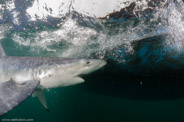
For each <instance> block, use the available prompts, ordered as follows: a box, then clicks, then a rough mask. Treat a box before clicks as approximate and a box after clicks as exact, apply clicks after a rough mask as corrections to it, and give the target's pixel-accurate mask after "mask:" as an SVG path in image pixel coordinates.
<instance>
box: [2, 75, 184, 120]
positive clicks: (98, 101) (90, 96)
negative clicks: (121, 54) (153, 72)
mask: <svg viewBox="0 0 184 122" xmlns="http://www.w3.org/2000/svg"><path fill="white" fill-rule="evenodd" d="M97 79H98V78H97ZM111 80H112V81H113V77H112V79H111ZM98 82H100V81H98ZM113 82H115V81H113ZM122 82H123V81H122ZM86 87H87V86H86V84H85V83H84V84H81V85H76V86H70V87H64V88H58V89H53V90H50V91H47V92H46V99H47V101H48V106H49V109H50V112H49V113H48V112H47V111H46V110H45V109H44V108H43V106H41V104H40V103H39V101H38V100H37V99H36V98H32V97H29V99H27V100H26V101H25V102H23V103H22V104H21V105H19V106H18V107H17V108H15V109H14V110H13V111H11V112H9V113H8V114H6V115H5V116H3V117H2V118H1V119H3V118H10V119H12V118H23V119H27V118H29V119H30V118H31V119H34V121H36V122H39V121H45V122H51V121H54V122H76V121H77V122H86V121H89V122H93V121H97V122H98V121H103V122H112V121H114V122H115V121H116V122H118V121H121V122H134V121H141V122H156V121H157V122H158V121H159V122H182V120H183V119H184V116H183V113H184V111H183V110H184V99H176V100H148V101H147V100H136V99H133V100H132V99H128V98H124V97H117V96H112V95H108V94H106V95H104V94H101V93H97V92H93V91H90V90H86ZM88 87H89V86H88ZM94 87H95V86H94ZM97 87H98V86H97ZM101 87H102V86H101ZM92 89H95V88H92ZM112 89H113V88H112ZM112 89H110V90H112ZM130 89H131V87H130ZM122 94H125V93H122ZM126 94H127V95H128V94H129V93H126ZM135 94H136V93H135Z"/></svg>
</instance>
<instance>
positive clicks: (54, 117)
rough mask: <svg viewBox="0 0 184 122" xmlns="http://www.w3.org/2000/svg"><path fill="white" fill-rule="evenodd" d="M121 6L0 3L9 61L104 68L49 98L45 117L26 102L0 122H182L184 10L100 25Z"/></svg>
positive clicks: (38, 0)
mask: <svg viewBox="0 0 184 122" xmlns="http://www.w3.org/2000/svg"><path fill="white" fill-rule="evenodd" d="M125 1H128V0H124V1H123V0H122V1H119V0H114V1H113V0H108V2H109V3H110V2H111V4H110V5H106V4H105V3H107V2H106V1H103V0H102V1H98V0H91V2H90V1H89V0H88V1H87V2H86V1H85V0H78V1H73V0H56V1H55V2H53V1H51V0H0V41H1V44H2V46H3V48H4V50H5V52H6V54H7V55H8V56H43V57H74V58H98V59H104V60H107V62H108V64H107V66H106V67H104V68H103V69H101V70H99V71H98V72H95V73H93V74H91V75H88V76H84V79H85V81H86V82H85V83H83V84H79V85H74V86H68V87H61V88H55V89H49V90H46V99H47V104H48V107H49V110H50V111H49V112H47V111H46V110H45V109H44V107H43V106H42V105H41V104H40V103H39V101H38V100H37V99H36V98H34V97H32V96H30V97H29V98H28V99H27V100H25V101H24V102H23V103H21V104H20V105H19V106H18V107H16V108H15V109H13V110H12V111H10V112H9V113H7V114H6V115H4V116H2V117H1V118H0V121H8V120H10V121H13V120H12V119H18V120H16V121H28V120H30V121H35V122H42V121H43V122H51V121H53V122H94V121H96V122H99V121H101V122H112V121H113V122H119V121H120V122H134V121H140V122H156V121H157V122H182V121H184V82H183V76H182V74H183V72H184V71H183V69H184V62H183V54H184V52H183V34H184V30H183V27H184V21H183V15H184V14H183V13H184V9H183V2H182V1H179V0H178V1H177V2H175V3H174V2H172V1H171V3H170V4H169V5H168V6H167V7H164V8H160V9H158V10H157V11H156V12H153V13H149V14H148V15H147V16H141V17H132V18H129V19H126V20H125V19H124V18H121V19H119V20H117V19H115V18H112V19H107V20H100V19H99V18H98V17H103V16H105V15H106V14H107V13H110V12H113V10H120V8H121V7H124V6H126V4H127V3H126V4H125ZM132 1H133V0H132ZM132 1H129V2H132ZM134 1H136V0H134ZM136 2H137V4H138V3H139V1H136ZM93 3H96V4H93ZM122 20H123V21H122ZM7 119H8V120H7ZM21 119H22V120H21Z"/></svg>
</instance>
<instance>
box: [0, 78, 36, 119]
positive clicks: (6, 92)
mask: <svg viewBox="0 0 184 122" xmlns="http://www.w3.org/2000/svg"><path fill="white" fill-rule="evenodd" d="M38 84H39V81H32V80H30V81H25V82H24V83H23V84H18V83H16V82H15V81H14V80H12V79H10V80H9V81H7V82H3V83H1V84H0V116H2V115H3V114H5V113H7V112H8V111H10V110H12V109H13V108H14V107H16V106H17V105H19V104H20V103H21V102H22V101H24V100H25V99H26V98H27V97H28V96H29V95H31V93H32V92H33V91H34V89H35V88H36V87H37V86H38Z"/></svg>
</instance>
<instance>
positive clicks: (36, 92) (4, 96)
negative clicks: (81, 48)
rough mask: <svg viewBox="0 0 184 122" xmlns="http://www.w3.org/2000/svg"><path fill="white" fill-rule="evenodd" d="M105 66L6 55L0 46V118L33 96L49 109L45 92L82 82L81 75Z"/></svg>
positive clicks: (84, 61)
mask: <svg viewBox="0 0 184 122" xmlns="http://www.w3.org/2000/svg"><path fill="white" fill-rule="evenodd" d="M105 64H106V62H105V61H104V60H97V59H74V58H48V57H15V56H5V53H4V51H3V49H2V47H1V46H0V76H1V77H0V116H2V115H3V114H5V113H7V112H8V111H10V110H12V109H13V108H14V107H16V106H17V105H19V104H20V103H21V102H22V101H24V100H25V99H26V98H27V97H28V96H29V95H31V94H32V93H33V94H32V95H33V96H36V97H37V98H38V99H39V100H40V102H41V103H42V105H43V106H44V107H45V108H46V109H48V107H47V103H46V99H45V91H44V89H50V88H56V87H62V86H68V85H75V84H78V83H82V82H84V79H82V78H81V77H80V76H81V75H85V74H89V73H92V72H94V71H96V70H98V69H100V68H102V67H103V66H104V65H105Z"/></svg>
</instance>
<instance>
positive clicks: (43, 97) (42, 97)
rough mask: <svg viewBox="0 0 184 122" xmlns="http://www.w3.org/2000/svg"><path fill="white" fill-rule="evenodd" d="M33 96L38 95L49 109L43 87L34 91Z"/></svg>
mask: <svg viewBox="0 0 184 122" xmlns="http://www.w3.org/2000/svg"><path fill="white" fill-rule="evenodd" d="M33 96H35V97H37V98H38V100H39V101H40V102H41V104H42V105H43V106H44V108H45V109H46V110H47V111H49V109H48V106H47V102H46V98H45V90H43V89H36V90H35V91H34V92H33Z"/></svg>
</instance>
